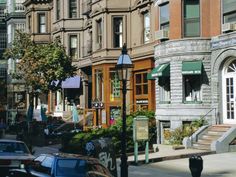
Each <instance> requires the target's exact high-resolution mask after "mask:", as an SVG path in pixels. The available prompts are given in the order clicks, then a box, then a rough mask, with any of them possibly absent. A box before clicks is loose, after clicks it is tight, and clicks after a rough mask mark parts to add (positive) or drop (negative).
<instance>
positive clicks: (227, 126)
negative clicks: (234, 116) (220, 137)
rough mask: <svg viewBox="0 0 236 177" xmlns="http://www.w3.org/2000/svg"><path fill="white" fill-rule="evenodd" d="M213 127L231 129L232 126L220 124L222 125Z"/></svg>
mask: <svg viewBox="0 0 236 177" xmlns="http://www.w3.org/2000/svg"><path fill="white" fill-rule="evenodd" d="M211 127H220V128H231V127H232V125H227V124H220V125H212V126H211Z"/></svg>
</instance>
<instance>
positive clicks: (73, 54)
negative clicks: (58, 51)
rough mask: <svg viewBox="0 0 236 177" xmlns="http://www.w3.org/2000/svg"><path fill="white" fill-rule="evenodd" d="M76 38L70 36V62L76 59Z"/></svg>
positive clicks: (75, 36)
mask: <svg viewBox="0 0 236 177" xmlns="http://www.w3.org/2000/svg"><path fill="white" fill-rule="evenodd" d="M77 50H78V38H77V35H70V51H69V53H70V56H71V58H72V60H75V59H77V58H78V53H77Z"/></svg>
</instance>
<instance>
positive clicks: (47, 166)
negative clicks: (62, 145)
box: [10, 153, 112, 177]
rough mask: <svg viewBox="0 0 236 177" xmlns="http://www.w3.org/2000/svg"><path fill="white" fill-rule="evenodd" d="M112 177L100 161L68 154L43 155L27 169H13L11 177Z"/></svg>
mask: <svg viewBox="0 0 236 177" xmlns="http://www.w3.org/2000/svg"><path fill="white" fill-rule="evenodd" d="M25 176H27V177H50V176H51V177H112V175H111V173H110V172H109V170H108V169H107V168H106V167H104V166H103V165H102V164H101V163H100V162H99V160H98V159H95V158H92V157H87V156H82V155H77V154H67V153H55V154H41V155H39V156H38V157H36V158H35V159H34V160H33V161H32V163H31V164H29V165H28V166H27V167H26V168H25V169H12V170H11V171H10V177H25Z"/></svg>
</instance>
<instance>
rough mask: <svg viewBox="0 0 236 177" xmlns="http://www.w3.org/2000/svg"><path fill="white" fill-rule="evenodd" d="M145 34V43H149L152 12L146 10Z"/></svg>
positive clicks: (144, 16) (144, 15)
mask: <svg viewBox="0 0 236 177" xmlns="http://www.w3.org/2000/svg"><path fill="white" fill-rule="evenodd" d="M143 29H144V30H143V32H144V33H143V36H144V43H148V42H149V40H150V12H149V11H146V12H145V13H144V14H143Z"/></svg>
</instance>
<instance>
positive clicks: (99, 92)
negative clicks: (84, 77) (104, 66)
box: [95, 69, 103, 101]
mask: <svg viewBox="0 0 236 177" xmlns="http://www.w3.org/2000/svg"><path fill="white" fill-rule="evenodd" d="M95 89H96V90H95V96H96V98H97V99H99V100H100V101H102V100H103V99H102V97H103V74H102V70H100V69H97V70H95Z"/></svg>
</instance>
